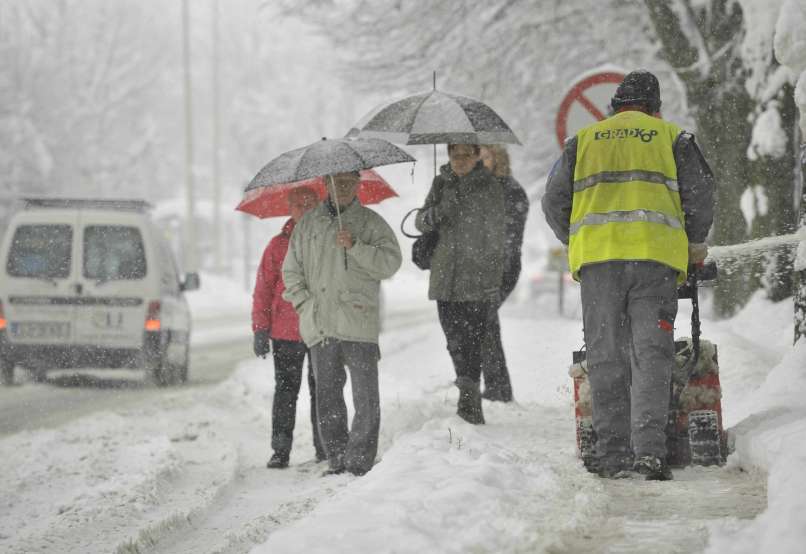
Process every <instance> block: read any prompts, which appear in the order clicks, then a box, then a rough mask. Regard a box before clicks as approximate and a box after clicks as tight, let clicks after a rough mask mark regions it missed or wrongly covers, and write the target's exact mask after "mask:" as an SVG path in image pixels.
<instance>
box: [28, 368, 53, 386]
mask: <svg viewBox="0 0 806 554" xmlns="http://www.w3.org/2000/svg"><path fill="white" fill-rule="evenodd" d="M28 373H29V374H30V375H31V379H32V380H33V382H34V383H44V382H45V381H47V380H48V370H47V369H45V368H44V367H33V368H29V369H28Z"/></svg>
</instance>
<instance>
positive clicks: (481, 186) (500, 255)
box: [415, 162, 506, 302]
mask: <svg viewBox="0 0 806 554" xmlns="http://www.w3.org/2000/svg"><path fill="white" fill-rule="evenodd" d="M504 203H505V193H504V187H503V186H502V184H501V183H500V182H499V181H498V180H497V179H496V178H495V177H493V175H492V174H491V173H490V172H489V171H487V170H486V169H485V168H484V165H483V164H482V163H481V162H479V163H478V164H477V165H476V167H475V168H473V170H472V171H471V172H470V173H468V174H467V175H465V176H463V177H459V176H457V175H456V174H455V173H454V172H453V171H452V170H451V167H450V164H446V165H444V166H442V168H441V169H440V174H439V175H437V176H436V177H434V181H433V183H432V185H431V190H430V191H429V192H428V196H427V197H426V199H425V204H424V206H423V208H422V210H421V211H420V212H419V213H418V214H417V219H416V222H415V224H416V226H417V228H418V229H419V230H420V231H422V232H429V231H434V230H436V231H438V232H439V241H438V243H437V246H436V248H435V250H434V255H433V258H432V259H431V276H430V282H429V288H428V298H430V299H431V300H443V301H448V302H480V301H487V300H492V299H493V298H495V297H496V296H497V295H499V294H500V292H501V288H502V284H503V275H504V266H505V261H506V253H505V250H506V213H505V209H504Z"/></svg>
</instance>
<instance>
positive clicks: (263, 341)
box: [252, 329, 271, 358]
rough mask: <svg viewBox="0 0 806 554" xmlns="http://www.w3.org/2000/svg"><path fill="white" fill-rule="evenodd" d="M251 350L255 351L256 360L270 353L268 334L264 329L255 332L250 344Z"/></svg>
mask: <svg viewBox="0 0 806 554" xmlns="http://www.w3.org/2000/svg"><path fill="white" fill-rule="evenodd" d="M252 349H253V350H254V351H255V356H257V357H258V358H265V357H266V355H267V354H269V353H270V352H271V340H269V332H268V331H267V330H265V329H259V330H257V331H255V340H254V342H253V343H252Z"/></svg>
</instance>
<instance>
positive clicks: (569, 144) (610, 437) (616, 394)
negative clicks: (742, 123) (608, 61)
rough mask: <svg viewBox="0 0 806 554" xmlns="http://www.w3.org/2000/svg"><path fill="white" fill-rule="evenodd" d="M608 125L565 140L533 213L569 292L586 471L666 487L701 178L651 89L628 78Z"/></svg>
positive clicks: (708, 219) (704, 221)
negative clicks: (682, 305)
mask: <svg viewBox="0 0 806 554" xmlns="http://www.w3.org/2000/svg"><path fill="white" fill-rule="evenodd" d="M611 105H612V107H613V110H614V112H615V114H614V115H613V116H612V117H609V118H607V119H605V120H603V121H600V122H598V123H595V124H593V125H590V126H588V127H586V128H584V129H582V130H581V131H579V132H578V133H577V134H576V136H574V137H572V138H570V139H569V140H568V141H566V144H565V147H564V150H563V154H562V157H561V158H560V159H559V160H558V161H557V163H555V165H554V168H553V169H552V171H551V174H550V175H549V178H548V183H547V184H546V194H545V195H544V197H543V202H542V205H543V212H544V213H545V215H546V220H547V221H548V224H549V225H550V226H551V228H552V230H553V231H554V233H555V235H557V238H558V239H560V241H561V242H562V243H563V244H565V245H566V246H567V247H568V262H569V266H570V269H571V272H572V274H573V276H574V278H575V279H576V280H578V281H579V282H580V284H581V289H582V313H583V325H584V333H585V343H586V346H587V364H588V379H589V381H590V386H591V396H592V407H593V428H594V431H595V432H596V436H597V442H596V450H595V462H594V463H593V465H592V466H591V467H589V468H588V469H589V470H591V471H593V472H595V473H598V474H599V475H600V476H602V477H609V478H612V477H622V476H627V475H628V474H629V473H628V472H629V471H630V470H633V471H637V472H638V473H641V474H643V475H645V476H646V478H647V479H652V480H669V479H671V478H672V473H671V471H670V470H669V468H668V465H667V463H666V433H665V427H666V422H667V412H668V408H669V397H670V392H669V391H670V380H671V373H672V367H673V364H674V336H673V330H674V320H675V317H676V315H677V285H678V284H679V283H682V282H683V281H684V280H685V278H686V272H687V269H688V266H689V265H690V264H694V263H698V262H701V261H702V260H703V259H704V258H705V256H706V254H707V247H706V246H705V239H706V236H707V235H708V231H709V229H710V227H711V223H712V220H713V188H714V183H713V174H712V173H711V170H710V168H709V167H708V164H707V163H706V161H705V159H704V158H703V156H702V153H701V152H700V150H699V148H698V147H697V144H696V143H695V141H694V135H692V134H690V133H687V132H685V131H682V130H681V129H680V128H679V127H678V126H676V125H674V124H673V123H670V122H667V121H664V120H662V119H660V117H659V112H660V106H661V100H660V85H659V83H658V79H657V78H656V77H655V76H654V75H653V74H652V73H650V72H648V71H645V70H638V71H633V72H631V73H629V74H628V75H627V76H626V77H625V78H624V80H623V82H622V83H621V84H620V85H619V87H618V89H617V91H616V94H615V96H614V97H613V99H612V101H611Z"/></svg>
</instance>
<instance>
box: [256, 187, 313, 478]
mask: <svg viewBox="0 0 806 554" xmlns="http://www.w3.org/2000/svg"><path fill="white" fill-rule="evenodd" d="M318 203H319V197H318V196H317V194H316V192H315V191H314V190H313V189H311V188H308V187H300V188H297V189H294V190H292V191H290V192H289V193H288V205H289V208H290V210H291V219H289V220H288V221H287V222H286V224H285V225H284V226H283V230H282V231H281V232H280V234H279V235H277V236H276V237H274V238H273V239H271V242H269V245H268V246H267V247H266V250H265V252H263V258H262V259H261V261H260V267H259V268H258V272H257V279H256V280H255V292H254V294H253V295H252V331H254V334H255V340H254V350H255V356H259V357H261V358H265V357H266V354H268V353H269V352H270V351H272V350H273V355H274V401H273V404H272V412H271V448H272V450H273V451H274V453H273V454H272V457H271V459H270V460H269V462H268V464H266V467H268V468H275V469H279V468H284V467H288V459H289V457H290V455H291V444H292V442H293V439H294V422H295V419H296V414H297V396H298V395H299V388H300V385H301V384H302V365H303V362H304V361H305V355H306V354H308V348H307V347H306V346H305V343H304V342H302V338H301V337H300V335H299V317H298V316H297V313H296V312H295V311H294V307H293V306H291V304H289V303H288V302H287V301H285V300H283V291H284V290H285V285H284V284H283V274H282V268H283V260H285V255H286V252H288V240H289V238H290V237H291V232H292V231H293V230H294V226H295V225H296V223H297V222H298V221H299V220H300V219H301V218H302V216H303V215H304V214H305V212H307V211H308V210H310V209H311V208H313V207H314V206H316V205H317V204H318ZM270 339H271V340H270ZM308 389H309V390H310V392H311V425H312V426H313V445H314V448H315V449H316V460H317V461H322V460H324V459H325V458H326V456H325V451H324V449H323V448H322V445H321V444H320V441H319V432H318V429H317V426H316V397H315V391H316V386H315V384H314V374H313V370H312V368H311V358H310V356H308Z"/></svg>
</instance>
